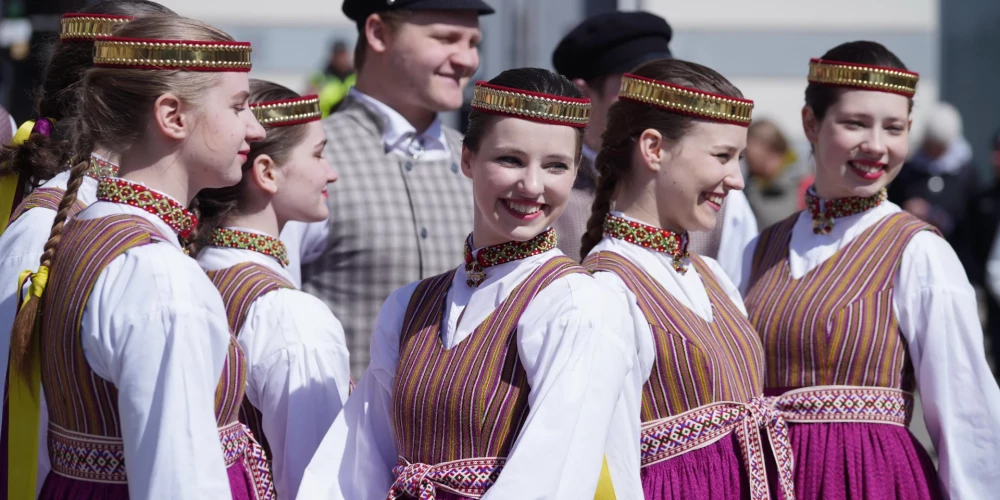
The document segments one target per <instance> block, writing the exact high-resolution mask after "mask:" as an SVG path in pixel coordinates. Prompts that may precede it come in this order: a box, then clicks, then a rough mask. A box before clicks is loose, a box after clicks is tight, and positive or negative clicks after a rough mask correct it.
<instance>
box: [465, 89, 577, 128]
mask: <svg viewBox="0 0 1000 500" xmlns="http://www.w3.org/2000/svg"><path fill="white" fill-rule="evenodd" d="M472 107H473V108H475V109H481V110H483V111H487V112H496V113H504V114H510V115H514V116H519V117H523V118H525V119H528V120H536V121H537V120H542V121H547V122H558V123H562V124H565V125H569V126H571V127H585V126H587V120H589V119H590V102H589V101H588V102H578V101H569V100H562V99H559V98H558V97H557V96H546V97H543V96H541V95H534V94H528V93H521V92H518V91H517V90H516V89H501V88H497V87H494V86H485V85H483V84H482V83H477V84H476V88H475V90H474V92H473V97H472Z"/></svg>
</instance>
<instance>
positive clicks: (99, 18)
mask: <svg viewBox="0 0 1000 500" xmlns="http://www.w3.org/2000/svg"><path fill="white" fill-rule="evenodd" d="M132 19H134V18H133V17H132V16H109V15H104V14H75V13H70V14H63V16H62V19H61V20H60V21H59V26H60V29H59V40H60V41H63V42H91V41H93V40H94V39H95V38H97V37H99V36H110V35H111V32H112V31H114V29H115V28H117V27H119V26H121V25H123V24H125V23H127V22H129V21H131V20H132Z"/></svg>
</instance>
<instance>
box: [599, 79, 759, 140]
mask: <svg viewBox="0 0 1000 500" xmlns="http://www.w3.org/2000/svg"><path fill="white" fill-rule="evenodd" d="M618 98H619V99H625V100H627V101H635V102H639V103H645V104H649V105H652V106H656V107H658V108H661V109H664V110H666V111H671V112H674V113H681V114H684V115H688V116H693V117H695V118H702V119H706V120H712V121H717V122H722V123H729V124H732V125H739V126H741V127H749V126H750V116H751V114H752V113H753V101H751V100H749V99H740V98H738V97H729V96H724V95H718V94H713V93H711V92H705V91H703V90H698V89H692V88H688V87H684V86H681V85H675V84H673V83H669V82H663V81H660V80H653V79H651V78H645V77H642V76H638V75H633V74H629V73H626V74H625V76H623V77H622V86H621V89H619V91H618Z"/></svg>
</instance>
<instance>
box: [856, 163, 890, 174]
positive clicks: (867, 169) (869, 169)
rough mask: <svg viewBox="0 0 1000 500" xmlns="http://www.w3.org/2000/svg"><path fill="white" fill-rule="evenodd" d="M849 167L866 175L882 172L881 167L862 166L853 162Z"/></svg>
mask: <svg viewBox="0 0 1000 500" xmlns="http://www.w3.org/2000/svg"><path fill="white" fill-rule="evenodd" d="M851 166H852V167H854V168H856V169H858V170H860V171H862V172H864V173H866V174H874V173H875V172H878V171H880V170H882V166H881V165H862V164H860V163H857V162H853V161H852V162H851Z"/></svg>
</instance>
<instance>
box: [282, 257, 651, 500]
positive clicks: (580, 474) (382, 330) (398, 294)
mask: <svg viewBox="0 0 1000 500" xmlns="http://www.w3.org/2000/svg"><path fill="white" fill-rule="evenodd" d="M560 255H562V254H561V252H559V250H550V251H548V252H545V253H542V254H540V255H537V256H534V257H529V258H527V259H523V260H519V261H515V262H509V263H506V264H501V265H498V266H494V267H491V268H488V269H487V270H486V275H487V278H486V280H485V281H484V282H483V283H482V284H480V285H479V287H477V288H475V289H473V288H470V287H469V286H468V285H466V273H465V269H464V266H463V267H459V269H458V271H457V272H456V273H455V277H454V280H453V281H452V284H451V288H450V289H449V291H448V295H447V299H446V300H447V303H446V311H445V318H446V322H445V324H444V325H443V328H442V341H443V343H444V345H445V346H446V347H447V348H452V347H454V346H456V345H457V344H459V343H460V342H462V341H463V340H465V339H466V338H467V337H468V336H469V335H470V334H472V333H473V331H474V330H475V328H476V327H478V326H479V325H480V324H481V323H482V322H483V321H484V320H485V319H486V318H487V316H489V314H490V313H492V312H493V311H494V310H495V309H496V308H497V307H499V306H500V304H501V303H502V302H503V301H504V299H506V298H507V296H508V295H509V294H510V293H511V292H512V291H513V290H514V289H515V288H516V287H517V286H518V285H519V284H520V283H521V282H523V281H524V280H525V279H526V278H527V277H528V276H529V275H530V274H531V273H532V272H533V271H535V270H536V269H537V268H538V267H539V266H540V265H542V264H543V263H544V262H546V261H548V260H549V259H552V258H554V257H557V256H560ZM416 286H417V283H412V284H410V285H407V286H405V287H403V288H401V289H399V290H397V291H395V292H394V293H393V294H392V295H391V296H390V297H389V298H388V300H386V302H385V304H384V305H383V306H382V310H381V312H380V313H379V316H378V321H377V323H376V326H375V332H374V334H373V336H372V363H371V366H369V368H368V371H367V372H366V373H365V375H364V377H363V378H362V379H361V382H360V383H359V384H358V386H357V388H356V389H355V392H354V394H353V395H352V396H351V398H350V400H348V402H347V405H346V406H345V407H344V411H343V412H342V413H341V414H340V416H339V417H337V420H336V421H335V422H334V424H333V427H332V428H331V429H330V432H329V433H327V435H326V437H325V438H324V440H323V443H322V444H321V445H320V448H319V450H318V451H317V452H316V455H315V456H314V457H313V461H312V463H311V464H310V465H309V467H308V468H307V469H306V473H305V476H304V477H303V480H302V486H301V487H300V488H299V496H300V498H338V499H350V500H368V499H377V500H382V499H384V498H385V495H386V494H387V493H388V491H389V488H390V486H391V485H392V483H393V476H392V473H391V470H392V467H393V466H394V465H395V464H396V462H397V458H398V456H397V455H398V453H397V449H396V440H395V437H394V431H393V425H392V413H391V402H392V391H393V381H394V379H395V376H396V366H397V363H398V360H399V336H400V331H401V329H402V325H403V321H404V315H405V313H406V309H407V306H408V304H409V302H410V297H411V295H412V294H413V291H414V289H415V288H416ZM623 297H624V295H622V294H620V293H614V292H612V291H610V290H608V289H606V288H604V287H601V286H598V285H597V283H596V282H595V281H594V280H593V279H592V278H591V277H590V276H588V275H570V276H566V277H563V278H560V279H558V280H556V281H554V282H553V283H552V284H550V285H549V286H548V287H547V288H545V289H544V290H542V291H541V292H540V293H539V294H538V295H536V296H535V297H534V299H533V300H532V301H531V303H530V304H529V305H528V307H527V308H526V310H525V311H524V314H523V315H522V316H521V318H520V321H519V322H518V325H517V343H518V353H519V356H520V359H521V364H522V366H523V367H524V370H525V372H526V374H527V377H528V383H529V385H530V387H531V392H530V394H529V395H528V404H529V408H530V410H529V414H528V417H527V421H526V422H525V424H524V427H523V428H522V429H521V433H520V435H519V436H518V438H517V441H516V442H515V444H514V446H513V448H512V449H511V451H510V454H509V455H508V461H507V463H506V465H505V466H504V468H503V471H502V472H501V474H500V476H499V478H498V479H497V482H496V483H495V484H494V485H493V487H492V488H490V490H489V491H488V492H487V493H486V495H485V496H484V497H483V498H485V499H487V500H489V499H507V498H526V496H525V495H526V494H530V495H531V498H547V499H581V498H588V497H593V495H594V490H595V488H596V486H597V481H598V477H599V474H598V473H599V471H600V469H601V462H602V457H603V456H605V454H607V459H608V466H609V469H610V472H611V478H612V482H613V483H614V486H615V490H616V493H617V495H618V497H619V498H642V488H641V485H640V483H639V453H640V451H639V428H638V421H639V419H638V416H639V409H640V404H641V391H642V383H643V381H644V378H641V377H640V375H639V374H638V371H639V369H638V366H637V363H638V361H637V359H636V349H635V345H634V335H635V326H634V323H633V320H632V319H631V317H629V315H628V312H627V311H628V309H627V305H626V304H625V303H624V299H623ZM459 318H461V323H459Z"/></svg>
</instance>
